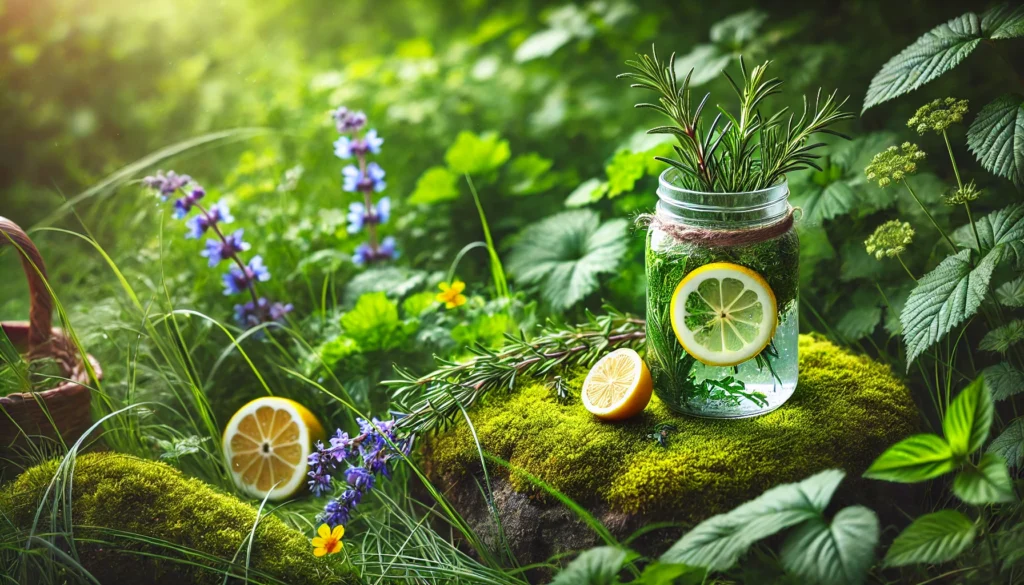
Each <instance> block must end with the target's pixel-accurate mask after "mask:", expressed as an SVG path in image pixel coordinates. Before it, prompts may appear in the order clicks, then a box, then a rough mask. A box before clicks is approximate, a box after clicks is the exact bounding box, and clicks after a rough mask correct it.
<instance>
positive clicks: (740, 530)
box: [659, 469, 845, 571]
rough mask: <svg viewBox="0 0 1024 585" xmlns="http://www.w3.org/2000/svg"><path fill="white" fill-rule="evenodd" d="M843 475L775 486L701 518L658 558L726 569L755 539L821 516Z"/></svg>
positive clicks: (820, 475)
mask: <svg viewBox="0 0 1024 585" xmlns="http://www.w3.org/2000/svg"><path fill="white" fill-rule="evenodd" d="M844 475H845V474H844V473H843V472H842V471H839V470H836V469H830V470H827V471H823V472H821V473H818V474H816V475H813V476H811V477H809V478H807V479H805V480H803V481H801V482H799V483H789V484H783V485H779V486H776V487H774V488H772V489H770V490H768V491H766V492H765V493H763V494H761V495H760V496H758V497H757V498H755V499H753V500H751V501H749V502H747V503H745V504H743V505H741V506H739V507H738V508H736V509H734V510H732V511H731V512H726V513H725V514H719V515H718V516H712V517H711V518H709V519H707V520H705V521H704V522H701V523H700V524H698V525H697V526H696V527H695V528H694V529H693V530H691V531H690V532H688V533H687V534H686V535H685V536H683V538H681V539H680V540H679V541H678V542H676V543H675V544H674V545H672V548H670V549H669V550H668V551H667V552H666V553H665V554H664V555H662V556H661V558H660V559H659V561H660V562H662V563H682V564H686V565H690V566H695V567H704V568H707V569H710V570H714V571H724V570H726V569H728V568H730V567H732V566H733V565H735V564H736V561H737V560H739V557H740V555H742V554H743V553H744V552H746V551H747V549H748V548H750V546H751V545H752V544H754V543H755V542H757V541H759V540H761V539H763V538H767V537H769V536H771V535H773V534H775V533H777V532H779V531H780V530H783V529H784V528H788V527H790V526H794V525H796V524H799V523H801V522H804V521H806V520H810V519H813V518H820V517H821V514H822V512H823V511H824V510H825V508H826V507H827V506H828V503H829V501H830V500H831V499H832V494H833V493H834V492H835V490H836V487H838V486H839V482H840V481H842V479H843V476H844Z"/></svg>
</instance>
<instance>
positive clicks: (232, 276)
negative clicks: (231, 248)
mask: <svg viewBox="0 0 1024 585" xmlns="http://www.w3.org/2000/svg"><path fill="white" fill-rule="evenodd" d="M268 280H270V271H269V270H267V267H266V266H264V265H263V257H262V256H260V255H258V254H257V255H256V256H253V257H252V259H250V260H249V264H248V266H246V267H245V270H244V271H243V270H242V269H241V268H239V267H238V266H232V267H231V269H230V270H228V272H227V273H226V274H225V275H224V294H225V295H234V294H238V293H240V292H243V291H245V290H246V289H248V288H249V286H250V285H252V283H254V282H256V281H259V282H266V281H268Z"/></svg>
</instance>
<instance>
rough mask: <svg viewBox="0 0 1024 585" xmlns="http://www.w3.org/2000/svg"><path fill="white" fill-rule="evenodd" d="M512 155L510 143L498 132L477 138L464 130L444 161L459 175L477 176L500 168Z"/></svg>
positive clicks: (449, 149) (484, 134)
mask: <svg viewBox="0 0 1024 585" xmlns="http://www.w3.org/2000/svg"><path fill="white" fill-rule="evenodd" d="M511 155H512V152H511V150H509V146H508V141H507V140H502V139H501V137H500V136H498V133H497V132H485V133H483V134H481V135H479V136H477V135H476V134H473V133H472V132H469V131H468V130H463V131H462V132H459V135H458V136H457V137H456V138H455V142H454V143H453V144H452V145H451V146H450V147H449V148H448V152H446V153H445V154H444V160H445V162H446V163H448V168H449V169H450V170H451V171H452V172H454V173H456V174H458V175H467V174H468V175H476V174H480V173H486V172H489V171H493V170H495V169H497V168H499V167H500V166H501V165H503V164H505V163H506V162H507V161H508V159H509V157H510V156H511Z"/></svg>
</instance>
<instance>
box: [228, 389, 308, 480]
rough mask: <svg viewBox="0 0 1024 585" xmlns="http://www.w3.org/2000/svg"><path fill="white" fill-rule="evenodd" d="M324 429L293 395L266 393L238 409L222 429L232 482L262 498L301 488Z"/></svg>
mask: <svg viewBox="0 0 1024 585" xmlns="http://www.w3.org/2000/svg"><path fill="white" fill-rule="evenodd" d="M323 439H324V428H323V426H322V425H321V424H320V421H318V420H317V419H316V417H315V416H313V413H312V412H310V411H309V409H307V408H306V407H305V406H302V405H301V404H299V403H298V402H295V401H294V400H289V399H287V398H279V397H276V396H265V397H263V398H257V399H256V400H253V401H252V402H250V403H249V404H246V405H245V406H243V407H242V408H240V409H238V412H236V413H235V415H234V416H232V417H231V420H230V421H228V426H227V427H226V428H225V429H224V459H225V461H227V463H228V469H229V470H230V471H231V476H232V477H233V478H234V480H235V485H237V486H238V487H239V489H241V490H242V491H244V492H246V493H247V494H249V495H251V496H253V497H255V498H260V499H263V498H264V497H268V498H269V499H271V500H280V499H284V498H288V497H291V496H293V495H295V494H296V493H298V492H299V491H301V490H302V488H304V487H305V480H306V466H307V464H306V461H307V459H308V458H309V454H310V453H312V451H313V443H314V442H315V441H320V440H323Z"/></svg>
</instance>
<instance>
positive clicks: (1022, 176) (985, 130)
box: [967, 94, 1024, 186]
mask: <svg viewBox="0 0 1024 585" xmlns="http://www.w3.org/2000/svg"><path fill="white" fill-rule="evenodd" d="M967 146H968V147H970V150H971V152H973V153H974V156H975V157H976V158H977V159H978V162H980V163H981V166H983V167H985V169H986V170H988V171H989V172H991V173H992V174H994V175H997V176H1000V177H1005V178H1007V179H1010V180H1011V181H1013V182H1014V183H1015V184H1017V185H1018V186H1020V185H1022V184H1024V96H1021V95H1019V94H1006V95H1003V96H1000V97H998V98H996V100H995V101H993V102H992V103H990V104H988V105H987V106H985V107H984V108H982V109H981V111H980V112H978V116H977V117H976V118H975V119H974V122H971V127H970V128H968V130H967Z"/></svg>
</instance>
